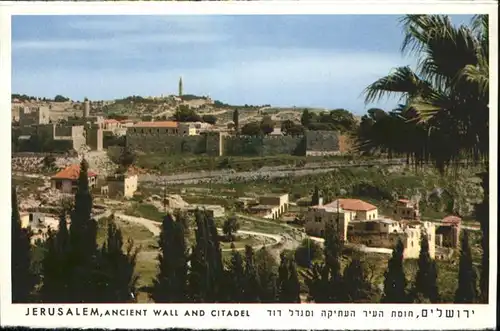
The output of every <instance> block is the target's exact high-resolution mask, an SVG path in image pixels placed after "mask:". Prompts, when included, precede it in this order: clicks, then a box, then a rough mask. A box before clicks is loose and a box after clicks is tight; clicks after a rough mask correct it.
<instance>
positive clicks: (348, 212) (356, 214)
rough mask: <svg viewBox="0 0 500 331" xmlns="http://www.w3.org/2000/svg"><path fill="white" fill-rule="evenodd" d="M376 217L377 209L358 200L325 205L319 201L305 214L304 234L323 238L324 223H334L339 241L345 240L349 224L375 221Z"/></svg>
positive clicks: (338, 200) (343, 200)
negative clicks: (337, 230)
mask: <svg viewBox="0 0 500 331" xmlns="http://www.w3.org/2000/svg"><path fill="white" fill-rule="evenodd" d="M377 217H378V209H377V207H376V206H374V205H372V204H370V203H368V202H365V201H362V200H359V199H337V200H335V201H333V202H330V203H328V204H326V205H323V201H322V199H320V203H319V204H318V205H316V206H313V207H311V208H309V210H308V212H307V213H306V214H305V221H306V222H305V225H304V226H305V230H306V233H308V234H312V235H316V236H321V237H323V236H324V234H325V226H326V223H327V222H330V223H334V224H336V226H337V227H338V229H339V235H340V238H341V240H347V230H348V226H349V223H350V222H352V221H364V220H375V219H376V218H377Z"/></svg>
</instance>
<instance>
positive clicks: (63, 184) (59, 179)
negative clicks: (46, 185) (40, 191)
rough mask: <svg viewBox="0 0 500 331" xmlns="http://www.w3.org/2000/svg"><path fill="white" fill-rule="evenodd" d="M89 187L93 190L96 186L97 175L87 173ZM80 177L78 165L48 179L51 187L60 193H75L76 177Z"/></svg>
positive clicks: (73, 165) (71, 166)
mask: <svg viewBox="0 0 500 331" xmlns="http://www.w3.org/2000/svg"><path fill="white" fill-rule="evenodd" d="M87 174H88V179H89V187H90V188H93V187H95V186H96V184H97V174H96V173H95V172H92V171H90V170H89V171H88V172H87ZM79 176H80V165H79V164H72V165H70V166H69V167H67V168H65V169H64V170H61V171H59V172H58V173H57V174H55V175H54V176H52V178H51V179H50V181H51V187H52V188H53V189H56V190H59V191H61V192H62V193H75V192H76V189H77V187H78V177H79Z"/></svg>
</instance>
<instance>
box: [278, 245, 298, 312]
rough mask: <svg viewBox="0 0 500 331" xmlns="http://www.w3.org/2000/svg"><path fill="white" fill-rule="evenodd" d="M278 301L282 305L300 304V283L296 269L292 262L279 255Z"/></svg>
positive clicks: (283, 255)
mask: <svg viewBox="0 0 500 331" xmlns="http://www.w3.org/2000/svg"><path fill="white" fill-rule="evenodd" d="M278 301H279V302H282V303H300V282H299V278H298V274H297V267H296V266H295V263H294V262H293V260H291V259H289V258H288V257H287V256H286V255H285V254H283V253H282V254H281V263H280V266H279V269H278Z"/></svg>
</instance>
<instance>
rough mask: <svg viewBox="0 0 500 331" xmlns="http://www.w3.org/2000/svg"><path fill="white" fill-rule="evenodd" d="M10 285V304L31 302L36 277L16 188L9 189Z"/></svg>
mask: <svg viewBox="0 0 500 331" xmlns="http://www.w3.org/2000/svg"><path fill="white" fill-rule="evenodd" d="M11 196H12V217H11V221H12V222H11V235H12V237H11V238H12V244H11V245H12V246H11V265H12V274H11V284H12V302H13V303H26V302H30V300H31V292H32V291H33V289H34V287H35V284H36V283H37V277H36V275H35V274H34V273H33V271H32V270H31V243H30V241H31V231H30V229H29V228H28V229H23V228H22V227H21V218H20V216H19V209H18V206H17V193H16V188H15V187H12V189H11Z"/></svg>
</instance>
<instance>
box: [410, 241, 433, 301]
mask: <svg viewBox="0 0 500 331" xmlns="http://www.w3.org/2000/svg"><path fill="white" fill-rule="evenodd" d="M413 296H414V299H415V298H418V297H422V298H424V299H428V300H430V302H432V303H437V302H439V291H438V287H437V269H436V262H435V261H434V260H433V259H432V258H431V256H430V254H429V240H428V235H427V234H426V233H425V232H423V233H422V234H421V239H420V255H419V257H418V271H417V275H416V278H415V284H414V289H413Z"/></svg>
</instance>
